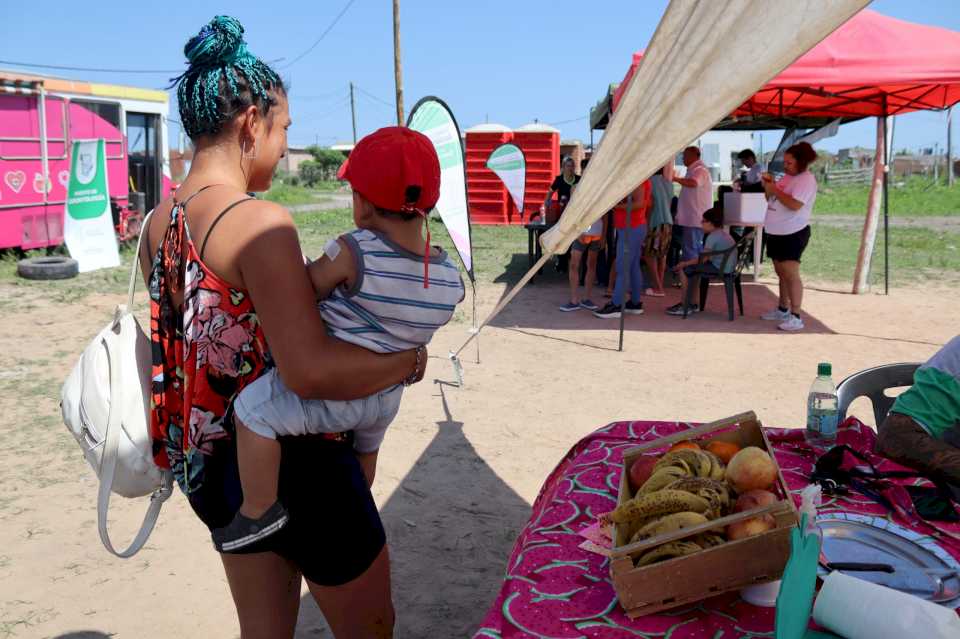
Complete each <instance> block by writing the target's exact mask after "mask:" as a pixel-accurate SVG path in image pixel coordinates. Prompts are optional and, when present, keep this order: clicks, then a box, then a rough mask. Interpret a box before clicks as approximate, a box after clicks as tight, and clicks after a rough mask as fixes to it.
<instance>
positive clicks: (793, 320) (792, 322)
mask: <svg viewBox="0 0 960 639" xmlns="http://www.w3.org/2000/svg"><path fill="white" fill-rule="evenodd" d="M777 328H779V329H780V330H781V331H790V332H795V331H802V330H803V320H802V319H800V318H799V317H797V316H796V315H793V314H790V318H789V319H787V320H786V321H784V322H783V323H782V324H780V325H779V326H777Z"/></svg>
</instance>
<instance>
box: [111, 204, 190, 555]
mask: <svg viewBox="0 0 960 639" xmlns="http://www.w3.org/2000/svg"><path fill="white" fill-rule="evenodd" d="M152 215H153V211H151V212H150V213H149V214H148V215H147V217H146V218H144V222H143V225H142V227H141V228H142V230H141V232H140V238H139V239H138V240H137V252H136V254H135V255H134V258H133V265H132V266H131V267H130V283H129V286H128V288H127V304H126V305H125V306H124V305H123V304H121V305H119V306H117V311H116V314H115V316H114V324H113V326H114V330H110V331H104V332H103V333H102V334H101V339H102V342H101V344H102V346H103V348H104V350H105V351H106V354H107V359H108V361H109V362H110V392H111V395H112V394H113V393H114V392H117V393H118V394H119V391H120V389H121V388H122V385H121V382H120V373H121V365H120V361H119V358H120V355H121V348H122V347H121V345H120V342H119V333H120V332H121V331H123V322H122V320H123V318H124V317H125V316H127V315H132V313H133V294H134V291H135V290H136V284H137V276H138V275H139V266H140V249H141V247H142V245H143V238H144V236H145V235H146V232H145V231H146V229H147V228H149V226H148V224H149V222H150V218H151V216H152ZM134 327H136V323H135V322H134ZM128 330H129V329H128ZM136 330H139V328H137V329H136ZM123 405H124V402H123V401H122V398H116V397H114V398H112V401H111V402H110V412H109V413H108V415H107V432H106V434H105V437H104V448H103V454H102V456H101V458H100V489H99V491H98V492H97V529H98V531H99V533H100V541H101V542H102V543H103V545H104V547H105V548H106V549H107V550H108V551H110V552H111V553H113V554H114V555H116V556H117V557H121V558H127V557H132V556H133V555H135V554H136V553H137V552H138V551H139V550H140V549H141V548H143V545H144V544H145V543H147V539H148V538H149V537H150V533H151V532H153V527H154V526H155V525H156V523H157V519H158V518H159V517H160V508H161V506H163V502H165V501H166V500H167V498H168V497H170V495H171V494H172V493H173V473H171V472H170V471H165V472H164V473H163V480H162V482H161V485H160V487H159V488H157V490H156V491H154V493H153V494H152V495H151V496H150V505H149V506H148V507H147V512H146V513H145V514H144V516H143V522H142V523H141V524H140V530H139V531H138V532H137V535H136V537H134V539H133V541H132V542H131V543H130V545H129V546H127V548H126V549H124V550H120V551H118V550H116V549H115V548H114V547H113V543H112V542H111V541H110V533H109V531H108V530H107V514H108V512H109V510H110V493H111V492H112V488H113V476H114V474H115V473H116V470H117V454H118V452H119V449H120V432H121V430H122V429H123V425H122V424H121V423H120V415H121V412H122V408H121V407H122V406H123Z"/></svg>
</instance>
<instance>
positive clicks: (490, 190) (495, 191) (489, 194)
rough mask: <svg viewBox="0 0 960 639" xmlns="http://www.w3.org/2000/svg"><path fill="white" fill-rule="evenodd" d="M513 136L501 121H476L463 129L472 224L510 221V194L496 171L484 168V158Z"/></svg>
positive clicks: (505, 222) (468, 200) (485, 160)
mask: <svg viewBox="0 0 960 639" xmlns="http://www.w3.org/2000/svg"><path fill="white" fill-rule="evenodd" d="M512 137H513V133H511V131H510V129H508V128H507V127H505V126H503V125H502V124H478V125H477V126H475V127H471V128H469V129H467V131H466V138H467V141H466V155H467V205H468V207H469V209H470V221H471V222H472V223H473V224H509V223H510V220H509V215H508V211H507V206H508V202H509V201H510V194H509V193H507V187H505V186H504V184H503V182H502V181H500V178H499V177H497V174H496V173H494V172H493V171H491V170H490V169H488V168H487V159H488V158H489V157H490V154H491V153H493V150H494V149H496V148H497V147H498V146H500V145H501V144H505V143H506V142H509V141H510V140H511V139H512Z"/></svg>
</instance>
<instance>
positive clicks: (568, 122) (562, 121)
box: [548, 115, 590, 126]
mask: <svg viewBox="0 0 960 639" xmlns="http://www.w3.org/2000/svg"><path fill="white" fill-rule="evenodd" d="M588 117H590V116H588V115H585V116H583V117H579V118H571V119H570V120H560V121H559V122H549V123H548V124H550V126H560V125H561V124H570V123H572V122H582V121H583V120H586V119H587V118H588Z"/></svg>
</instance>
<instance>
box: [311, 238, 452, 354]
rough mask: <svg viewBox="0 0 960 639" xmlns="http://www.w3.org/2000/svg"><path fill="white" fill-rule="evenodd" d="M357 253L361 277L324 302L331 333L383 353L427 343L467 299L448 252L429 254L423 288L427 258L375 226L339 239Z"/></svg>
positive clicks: (359, 275) (322, 309)
mask: <svg viewBox="0 0 960 639" xmlns="http://www.w3.org/2000/svg"><path fill="white" fill-rule="evenodd" d="M340 239H341V240H343V241H344V242H345V243H346V245H347V247H348V248H349V250H350V252H351V253H352V255H353V259H354V263H355V265H356V271H357V279H356V282H355V283H354V284H353V286H352V287H350V288H349V289H345V288H344V287H338V288H336V289H335V290H334V291H333V292H332V293H331V294H330V297H328V298H327V299H325V300H323V301H321V302H320V313H321V315H322V316H323V320H324V321H325V322H326V324H327V328H328V330H329V331H330V333H331V334H332V335H333V336H334V337H336V338H338V339H341V340H343V341H345V342H350V343H352V344H357V345H358V346H362V347H364V348H366V349H368V350H371V351H374V352H378V353H393V352H398V351H405V350H409V349H412V348H416V347H417V346H420V345H423V344H427V343H428V342H429V341H430V338H432V337H433V334H434V332H436V330H437V329H439V328H440V327H441V326H443V325H444V324H446V323H447V322H449V321H450V318H452V317H453V311H454V309H455V308H456V306H457V304H459V303H460V302H461V301H463V297H464V286H463V280H462V279H461V278H460V271H459V270H458V269H457V266H456V265H455V264H454V263H453V261H452V260H451V259H450V257H449V256H448V255H447V253H446V252H445V251H440V253H439V255H435V256H432V257H430V266H429V286H428V287H424V281H423V280H424V257H423V256H422V255H417V254H416V253H413V252H411V251H408V250H406V249H405V248H403V247H401V246H399V245H397V244H396V243H394V242H393V241H391V240H390V238H388V237H387V236H386V235H384V234H382V233H378V232H376V231H368V230H356V231H353V232H351V233H348V234H347V235H344V236H342V237H341V238H340Z"/></svg>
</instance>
